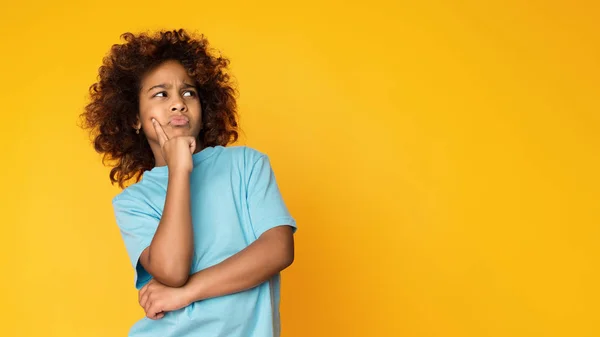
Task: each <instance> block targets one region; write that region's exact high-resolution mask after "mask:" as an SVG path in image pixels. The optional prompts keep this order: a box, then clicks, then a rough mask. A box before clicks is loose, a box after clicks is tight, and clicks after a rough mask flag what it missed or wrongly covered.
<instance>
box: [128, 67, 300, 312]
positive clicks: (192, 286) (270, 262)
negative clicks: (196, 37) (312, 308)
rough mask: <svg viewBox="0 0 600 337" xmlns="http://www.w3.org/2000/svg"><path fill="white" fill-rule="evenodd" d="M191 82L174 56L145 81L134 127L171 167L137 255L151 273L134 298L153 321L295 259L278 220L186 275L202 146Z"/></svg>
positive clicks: (249, 283)
mask: <svg viewBox="0 0 600 337" xmlns="http://www.w3.org/2000/svg"><path fill="white" fill-rule="evenodd" d="M193 83H194V82H193V80H192V79H191V78H190V77H189V75H188V74H187V72H186V71H185V69H184V68H183V66H181V64H179V63H177V62H174V61H168V62H165V63H163V64H161V65H160V66H159V67H157V68H156V69H154V70H153V71H152V72H150V73H148V74H147V75H146V76H144V77H143V78H142V85H141V90H140V115H139V120H138V123H137V124H136V125H135V126H134V128H136V129H137V128H140V127H141V128H142V129H143V131H144V134H145V135H146V137H148V142H149V144H150V147H151V149H152V152H153V153H154V157H155V161H156V165H157V166H164V165H167V166H168V167H169V180H168V186H167V197H166V201H165V207H164V210H163V215H162V218H161V221H160V223H159V226H158V229H157V231H156V233H155V235H154V238H153V240H152V243H151V244H150V246H149V247H148V248H146V249H145V250H144V252H143V253H142V255H141V257H140V263H141V264H142V266H144V268H145V269H146V270H147V271H148V272H149V273H150V274H151V275H152V276H153V279H152V280H151V281H150V282H149V283H148V284H146V285H145V286H144V287H142V288H141V289H140V291H139V296H138V300H139V303H140V305H141V306H142V308H144V311H145V312H146V316H147V317H148V318H150V319H160V318H162V317H164V315H165V313H166V312H169V311H174V310H178V309H181V308H184V307H186V306H188V305H189V304H191V303H192V302H196V301H201V300H204V299H208V298H212V297H218V296H224V295H228V294H232V293H237V292H241V291H244V290H248V289H251V288H253V287H256V286H258V285H260V284H261V283H263V282H265V281H267V280H269V279H270V278H271V277H273V276H274V275H276V274H278V273H279V272H281V271H282V270H284V269H285V268H287V267H288V266H290V265H291V264H292V262H293V260H294V239H293V234H292V228H291V227H290V226H286V225H285V224H282V225H281V226H277V227H274V228H272V229H270V230H268V231H266V232H265V233H263V234H262V235H261V236H260V237H259V238H258V239H257V240H256V241H254V242H253V243H252V244H250V245H249V246H248V247H246V248H245V249H243V250H242V251H240V252H238V253H237V254H235V255H233V256H231V257H229V258H228V259H226V260H224V261H223V262H221V263H219V264H217V265H214V266H212V267H209V268H207V269H204V270H201V271H199V272H197V273H195V274H193V275H191V276H190V275H189V270H190V265H191V260H192V256H193V235H192V234H193V232H192V223H191V211H190V191H189V188H190V180H189V179H190V173H191V172H192V169H193V162H192V158H191V156H192V154H193V153H195V152H197V151H198V149H199V146H197V144H196V138H197V136H198V134H199V132H200V130H201V128H202V118H201V115H202V110H201V106H200V101H199V99H198V96H197V94H196V95H194V93H197V91H196V89H195V88H193V87H190V85H191V84H193ZM157 86H158V87H157ZM173 116H184V117H185V118H187V119H188V120H189V123H186V124H185V125H181V126H177V125H174V124H175V123H172V122H171V121H172V118H173ZM153 120H156V122H153Z"/></svg>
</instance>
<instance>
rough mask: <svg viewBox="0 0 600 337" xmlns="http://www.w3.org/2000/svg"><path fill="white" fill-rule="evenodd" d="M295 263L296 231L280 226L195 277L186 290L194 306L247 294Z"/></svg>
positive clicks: (191, 277)
mask: <svg viewBox="0 0 600 337" xmlns="http://www.w3.org/2000/svg"><path fill="white" fill-rule="evenodd" d="M293 260H294V241H293V234H292V229H291V227H289V226H279V227H276V228H273V229H271V230H269V231H267V232H265V233H264V234H263V235H262V236H261V237H260V238H258V239H257V240H256V241H255V242H253V243H252V244H250V245H249V246H248V247H246V248H245V249H244V250H242V251H241V252H239V253H237V254H235V255H233V256H231V257H230V258H228V259H226V260H225V261H223V262H221V263H219V264H217V265H215V266H212V267H210V268H207V269H204V270H202V271H199V272H197V273H195V274H193V275H192V276H190V278H189V280H188V282H187V284H186V285H185V287H184V288H186V293H187V296H188V299H189V302H190V303H191V302H195V301H200V300H204V299H207V298H212V297H218V296H224V295H228V294H232V293H236V292H240V291H244V290H247V289H250V288H253V287H255V286H257V285H259V284H261V283H263V282H265V281H267V280H268V279H270V278H271V277H272V276H273V275H275V274H277V273H279V272H280V271H282V270H283V269H285V268H287V267H288V266H289V265H290V264H292V262H293Z"/></svg>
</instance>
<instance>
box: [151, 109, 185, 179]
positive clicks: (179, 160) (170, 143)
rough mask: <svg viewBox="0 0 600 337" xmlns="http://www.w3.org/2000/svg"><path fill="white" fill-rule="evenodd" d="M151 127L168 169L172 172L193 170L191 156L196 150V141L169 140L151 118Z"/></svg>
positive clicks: (177, 138)
mask: <svg viewBox="0 0 600 337" xmlns="http://www.w3.org/2000/svg"><path fill="white" fill-rule="evenodd" d="M152 125H153V126H154V130H155V131H156V136H157V138H158V143H159V144H160V149H161V151H162V155H163V158H165V161H166V162H167V166H168V167H169V169H170V170H174V171H177V170H183V171H185V172H192V169H193V168H194V163H193V161H192V154H193V153H194V151H195V150H196V139H195V138H194V137H185V136H180V137H173V138H171V139H169V137H168V136H167V134H166V133H165V130H163V128H162V126H160V123H158V121H156V119H154V118H152Z"/></svg>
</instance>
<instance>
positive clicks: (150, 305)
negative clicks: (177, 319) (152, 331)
mask: <svg viewBox="0 0 600 337" xmlns="http://www.w3.org/2000/svg"><path fill="white" fill-rule="evenodd" d="M151 308H152V301H147V302H146V305H145V306H144V311H145V312H146V316H148V318H152V315H150V309H151Z"/></svg>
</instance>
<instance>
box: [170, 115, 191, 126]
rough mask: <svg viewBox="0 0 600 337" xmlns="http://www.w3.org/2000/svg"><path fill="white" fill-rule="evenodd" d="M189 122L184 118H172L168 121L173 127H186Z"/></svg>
mask: <svg viewBox="0 0 600 337" xmlns="http://www.w3.org/2000/svg"><path fill="white" fill-rule="evenodd" d="M189 122H190V120H189V118H187V117H185V116H173V117H171V119H170V120H169V124H171V125H173V126H182V125H187V124H188V123H189Z"/></svg>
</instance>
